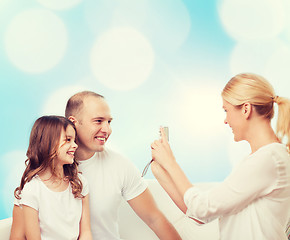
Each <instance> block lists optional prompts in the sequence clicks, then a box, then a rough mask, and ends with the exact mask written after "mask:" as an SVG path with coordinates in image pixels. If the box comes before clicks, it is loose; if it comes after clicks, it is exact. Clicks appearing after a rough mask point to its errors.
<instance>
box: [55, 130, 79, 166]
mask: <svg viewBox="0 0 290 240" xmlns="http://www.w3.org/2000/svg"><path fill="white" fill-rule="evenodd" d="M75 135H76V133H75V130H74V128H73V127H72V126H71V125H68V126H67V128H66V130H62V132H61V136H60V141H59V148H58V153H57V164H61V165H64V164H72V163H73V161H74V153H75V151H76V149H77V147H78V145H77V144H76V143H75Z"/></svg>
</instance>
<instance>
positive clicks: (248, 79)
mask: <svg viewBox="0 0 290 240" xmlns="http://www.w3.org/2000/svg"><path fill="white" fill-rule="evenodd" d="M222 97H223V99H224V100H226V101H227V102H229V103H230V104H232V105H234V106H236V107H241V106H242V105H243V104H244V103H246V102H248V103H250V104H252V106H254V108H255V110H256V111H257V113H258V114H260V115H261V116H264V117H265V118H267V119H269V120H271V119H272V118H273V116H274V103H277V105H278V119H277V129H276V134H277V137H278V138H279V139H280V140H282V139H283V138H284V137H286V138H287V142H286V145H287V147H288V150H289V149H290V100H289V99H287V98H284V97H279V96H276V94H275V91H274V89H273V87H272V85H271V84H270V83H269V82H268V81H267V80H266V79H265V78H263V77H262V76H259V75H257V74H253V73H241V74H238V75H236V76H234V77H233V78H232V79H231V80H230V81H229V82H228V83H227V84H226V86H225V87H224V89H223V91H222Z"/></svg>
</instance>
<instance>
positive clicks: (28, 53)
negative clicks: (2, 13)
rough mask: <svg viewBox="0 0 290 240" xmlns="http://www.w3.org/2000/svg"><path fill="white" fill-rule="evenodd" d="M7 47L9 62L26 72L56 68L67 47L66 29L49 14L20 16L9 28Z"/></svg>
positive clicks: (54, 16) (6, 37)
mask: <svg viewBox="0 0 290 240" xmlns="http://www.w3.org/2000/svg"><path fill="white" fill-rule="evenodd" d="M5 47H6V52H7V55H8V57H9V59H10V61H11V62H12V63H13V64H14V65H16V66H17V67H18V68H20V69H21V70H23V71H25V72H30V73H42V72H45V71H47V70H49V69H51V68H53V67H54V66H55V65H56V64H57V63H58V62H59V61H60V60H61V58H62V57H63V55H64V53H65V50H66V47H67V31H66V28H65V25H64V24H63V22H62V21H61V20H60V18H59V17H57V16H56V15H55V14H53V13H52V12H50V11H48V10H40V9H32V10H27V11H24V12H22V13H20V14H19V15H17V16H16V17H15V18H14V19H13V20H12V22H11V23H10V25H9V26H8V28H7V32H6V34H5Z"/></svg>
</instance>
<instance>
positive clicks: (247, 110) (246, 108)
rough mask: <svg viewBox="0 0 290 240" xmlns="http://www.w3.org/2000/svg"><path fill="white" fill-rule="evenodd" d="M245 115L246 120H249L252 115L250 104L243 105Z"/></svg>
mask: <svg viewBox="0 0 290 240" xmlns="http://www.w3.org/2000/svg"><path fill="white" fill-rule="evenodd" d="M242 111H243V115H244V116H245V118H246V119H249V117H250V115H251V113H252V105H251V104H250V103H248V102H246V103H244V104H243V108H242Z"/></svg>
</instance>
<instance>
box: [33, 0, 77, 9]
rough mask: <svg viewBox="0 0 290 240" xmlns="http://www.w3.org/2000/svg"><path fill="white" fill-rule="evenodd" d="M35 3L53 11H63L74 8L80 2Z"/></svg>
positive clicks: (65, 0)
mask: <svg viewBox="0 0 290 240" xmlns="http://www.w3.org/2000/svg"><path fill="white" fill-rule="evenodd" d="M37 1H38V2H39V3H40V4H42V5H43V6H44V7H47V8H50V9H53V10H64V9H68V8H72V7H75V6H76V5H78V4H79V3H80V2H81V1H82V0H37Z"/></svg>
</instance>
